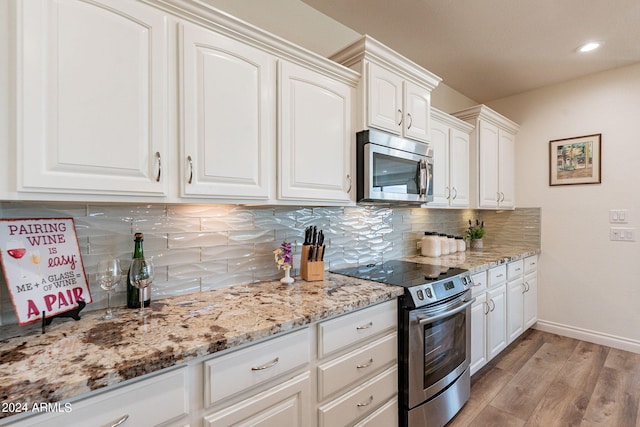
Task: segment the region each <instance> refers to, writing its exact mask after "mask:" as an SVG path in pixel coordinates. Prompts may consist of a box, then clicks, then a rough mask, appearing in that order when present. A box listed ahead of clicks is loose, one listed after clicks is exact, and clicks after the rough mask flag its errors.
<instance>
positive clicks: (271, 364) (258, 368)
mask: <svg viewBox="0 0 640 427" xmlns="http://www.w3.org/2000/svg"><path fill="white" fill-rule="evenodd" d="M278 363H280V358H279V357H276V358H275V359H273V360H272V361H271V362H269V363H265V364H264V365H260V366H255V367H253V368H251V370H252V371H264V370H265V369H269V368H273V367H274V366H276V365H277V364H278Z"/></svg>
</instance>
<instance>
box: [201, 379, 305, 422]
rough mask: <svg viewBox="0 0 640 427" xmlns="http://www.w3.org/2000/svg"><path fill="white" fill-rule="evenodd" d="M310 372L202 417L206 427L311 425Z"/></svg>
mask: <svg viewBox="0 0 640 427" xmlns="http://www.w3.org/2000/svg"><path fill="white" fill-rule="evenodd" d="M310 385H311V380H310V377H309V373H308V372H305V373H303V374H301V375H298V376H297V377H294V378H292V379H290V380H289V381H285V382H284V383H282V384H279V385H276V386H274V387H272V388H270V389H268V390H266V391H264V392H262V393H259V394H256V395H253V396H249V397H248V398H247V399H245V400H243V401H241V402H238V403H236V404H235V405H232V406H230V407H228V408H225V409H222V410H219V411H217V412H214V413H213V414H211V415H208V416H205V417H204V420H203V421H204V422H203V425H204V426H207V427H230V426H245V427H269V426H273V427H276V426H277V427H306V426H309V425H310V416H309V415H310V406H311V405H310V399H311V396H310V391H309V390H310Z"/></svg>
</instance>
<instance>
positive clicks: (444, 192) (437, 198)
mask: <svg viewBox="0 0 640 427" xmlns="http://www.w3.org/2000/svg"><path fill="white" fill-rule="evenodd" d="M431 145H432V147H433V201H432V202H430V203H429V205H430V206H449V198H450V196H451V188H450V187H449V126H447V125H445V124H444V123H440V122H438V121H436V120H433V122H432V124H431Z"/></svg>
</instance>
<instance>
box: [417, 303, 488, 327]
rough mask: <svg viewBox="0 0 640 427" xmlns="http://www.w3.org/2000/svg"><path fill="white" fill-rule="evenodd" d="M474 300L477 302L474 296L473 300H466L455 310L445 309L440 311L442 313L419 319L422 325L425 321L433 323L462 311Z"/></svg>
mask: <svg viewBox="0 0 640 427" xmlns="http://www.w3.org/2000/svg"><path fill="white" fill-rule="evenodd" d="M474 302H476V299H475V298H473V299H472V300H471V301H467V302H465V303H464V304H462V305H460V306H458V307H456V308H454V309H453V310H448V311H445V312H444V313H440V314H438V315H436V316H431V317H418V321H419V322H420V325H424V324H425V323H432V322H435V321H436V320H440V319H444V318H446V317H449V316H451V315H453V314H456V313H460V312H461V311H463V310H465V309H466V308H467V307H469V306H470V305H471V304H473V303H474Z"/></svg>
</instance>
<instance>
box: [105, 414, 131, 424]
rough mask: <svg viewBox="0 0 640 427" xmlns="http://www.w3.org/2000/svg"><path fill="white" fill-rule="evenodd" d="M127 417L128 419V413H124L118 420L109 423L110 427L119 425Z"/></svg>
mask: <svg viewBox="0 0 640 427" xmlns="http://www.w3.org/2000/svg"><path fill="white" fill-rule="evenodd" d="M128 419H129V415H128V414H124V415H123V416H122V417H120V419H119V420H118V421H116V422H114V423H113V424H110V427H118V426H119V425H122V423H124V422H125V421H127V420H128Z"/></svg>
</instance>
